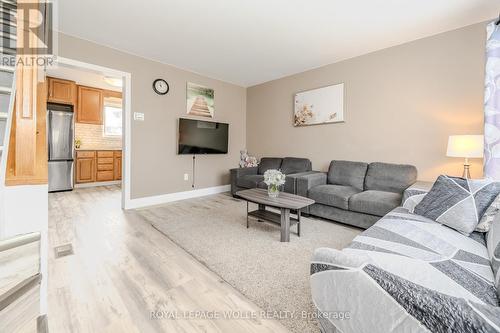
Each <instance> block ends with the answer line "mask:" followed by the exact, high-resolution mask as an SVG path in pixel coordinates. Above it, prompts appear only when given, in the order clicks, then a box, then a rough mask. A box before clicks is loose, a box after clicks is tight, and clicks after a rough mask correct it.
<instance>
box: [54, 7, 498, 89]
mask: <svg viewBox="0 0 500 333" xmlns="http://www.w3.org/2000/svg"><path fill="white" fill-rule="evenodd" d="M499 5H500V0H208V1H207V0H147V1H137V0H134V1H132V0H107V1H103V0H85V1H82V0H61V1H59V30H60V31H62V32H63V33H67V34H69V35H73V36H77V37H81V38H84V39H87V40H91V41H94V42H96V43H99V44H103V45H108V46H111V47H114V48H117V49H120V50H123V51H126V52H129V53H133V54H136V55H140V56H143V57H145V58H149V59H154V60H157V61H159V62H163V63H167V64H171V65H174V66H177V67H180V68H183V69H187V70H190V71H193V72H197V73H200V74H203V75H206V76H209V77H212V78H217V79H220V80H224V81H227V82H232V83H236V84H239V85H242V86H251V85H254V84H258V83H262V82H266V81H269V80H273V79H276V78H279V77H283V76H287V75H290V74H294V73H298V72H302V71H305V70H308V69H311V68H315V67H319V66H322V65H326V64H329V63H333V62H337V61H340V60H343V59H347V58H351V57H355V56H358V55H362V54H366V53H369V52H372V51H375V50H379V49H383V48H386V47H390V46H393V45H397V44H402V43H405V42H408V41H411V40H415V39H418V38H422V37H426V36H430V35H434V34H437V33H440V32H444V31H448V30H453V29H456V28H459V27H463V26H466V25H469V24H473V23H477V22H481V21H485V20H487V19H491V18H493V17H495V16H497V15H498V10H499V9H500V6H499Z"/></svg>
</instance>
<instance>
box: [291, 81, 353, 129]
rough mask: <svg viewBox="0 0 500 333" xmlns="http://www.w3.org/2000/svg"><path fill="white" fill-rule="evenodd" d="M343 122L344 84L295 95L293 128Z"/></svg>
mask: <svg viewBox="0 0 500 333" xmlns="http://www.w3.org/2000/svg"><path fill="white" fill-rule="evenodd" d="M340 122H344V84H343V83H339V84H335V85H332V86H328V87H323V88H318V89H313V90H308V91H303V92H300V93H297V94H295V99H294V117H293V125H294V126H308V125H318V124H329V123H340Z"/></svg>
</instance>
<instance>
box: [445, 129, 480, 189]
mask: <svg viewBox="0 0 500 333" xmlns="http://www.w3.org/2000/svg"><path fill="white" fill-rule="evenodd" d="M483 148H484V140H483V136H482V135H450V138H449V139H448V150H447V151H446V156H449V157H463V158H465V162H464V173H463V175H462V178H466V179H469V178H470V172H469V168H470V164H469V158H482V157H483Z"/></svg>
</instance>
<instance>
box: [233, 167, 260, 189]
mask: <svg viewBox="0 0 500 333" xmlns="http://www.w3.org/2000/svg"><path fill="white" fill-rule="evenodd" d="M257 170H258V167H251V168H234V169H231V170H229V172H230V179H231V194H232V195H235V194H236V192H237V191H238V190H240V189H241V188H238V185H237V184H236V182H237V181H238V178H240V177H242V176H247V175H256V174H257Z"/></svg>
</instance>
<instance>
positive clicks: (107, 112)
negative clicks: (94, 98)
mask: <svg viewBox="0 0 500 333" xmlns="http://www.w3.org/2000/svg"><path fill="white" fill-rule="evenodd" d="M122 114H123V112H122V103H121V99H118V98H105V99H104V135H105V136H121V135H122Z"/></svg>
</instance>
